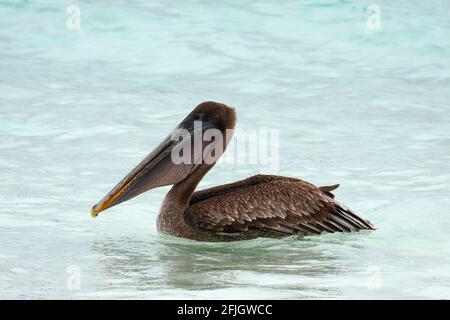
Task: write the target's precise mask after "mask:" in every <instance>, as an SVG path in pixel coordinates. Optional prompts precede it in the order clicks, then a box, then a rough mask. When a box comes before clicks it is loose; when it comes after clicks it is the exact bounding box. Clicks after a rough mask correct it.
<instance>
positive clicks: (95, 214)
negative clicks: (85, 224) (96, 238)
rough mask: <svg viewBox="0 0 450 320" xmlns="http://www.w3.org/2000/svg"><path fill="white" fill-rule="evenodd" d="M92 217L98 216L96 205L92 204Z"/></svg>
mask: <svg viewBox="0 0 450 320" xmlns="http://www.w3.org/2000/svg"><path fill="white" fill-rule="evenodd" d="M91 216H92V218H96V217H97V216H98V211H97V206H93V207H92V209H91Z"/></svg>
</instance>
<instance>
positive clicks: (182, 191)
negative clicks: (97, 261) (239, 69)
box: [91, 101, 375, 241]
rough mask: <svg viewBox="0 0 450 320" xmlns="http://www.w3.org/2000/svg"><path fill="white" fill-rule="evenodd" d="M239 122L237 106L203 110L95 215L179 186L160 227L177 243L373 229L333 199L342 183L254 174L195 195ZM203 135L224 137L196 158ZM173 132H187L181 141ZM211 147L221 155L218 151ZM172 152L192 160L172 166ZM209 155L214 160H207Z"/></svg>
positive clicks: (209, 104) (166, 141)
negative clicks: (179, 239) (198, 138)
mask: <svg viewBox="0 0 450 320" xmlns="http://www.w3.org/2000/svg"><path fill="white" fill-rule="evenodd" d="M197 123H200V124H201V125H200V126H199V125H197ZM235 123H236V113H235V110H234V108H231V107H229V106H227V105H225V104H222V103H217V102H212V101H207V102H203V103H201V104H199V105H198V106H197V107H196V108H195V109H194V110H193V111H192V112H191V113H190V114H189V115H188V116H187V117H186V118H185V119H184V120H183V121H182V122H181V123H180V124H179V125H178V126H177V127H176V128H175V130H174V131H172V133H171V134H170V135H169V136H168V137H167V138H166V139H164V140H163V141H162V142H161V143H160V144H159V145H158V146H157V147H156V148H155V149H154V150H153V151H152V152H151V153H150V154H149V155H148V156H147V157H146V158H144V160H143V161H142V162H141V163H140V164H139V165H138V166H137V167H136V168H134V169H133V170H132V171H131V172H130V173H129V174H128V175H127V176H126V177H125V178H123V179H122V180H121V181H120V182H119V183H118V184H117V185H116V186H115V187H114V188H113V189H112V190H111V191H110V192H109V193H108V194H107V195H106V196H105V197H104V198H103V199H102V200H100V201H99V202H98V203H97V204H96V205H94V206H93V207H92V210H91V215H92V216H93V217H96V216H97V215H98V214H99V213H100V212H101V211H104V210H105V209H108V208H111V207H113V206H115V205H117V204H119V203H121V202H124V201H127V200H129V199H131V198H133V197H135V196H137V195H139V194H141V193H143V192H145V191H148V190H151V189H154V188H158V187H161V186H167V185H173V186H172V188H171V189H170V191H169V192H168V193H167V195H166V196H165V198H164V200H163V203H162V205H161V208H160V212H159V215H158V217H157V229H158V231H159V232H162V233H164V234H168V235H173V236H177V237H183V238H187V239H192V240H199V241H235V240H245V239H253V238H257V237H270V238H273V237H284V236H290V235H319V234H322V233H333V232H354V231H359V230H362V229H368V230H374V229H375V228H374V226H373V225H372V224H371V223H370V222H369V221H367V220H365V219H363V218H361V217H359V216H358V215H356V214H355V213H354V212H353V211H352V210H350V209H349V208H347V207H346V206H344V205H343V204H341V203H340V202H338V201H336V200H335V199H334V195H333V194H332V191H333V190H335V189H336V188H337V187H338V186H339V185H338V184H336V185H332V186H323V187H317V186H315V185H313V184H311V183H309V182H306V181H303V180H300V179H296V178H290V177H283V176H276V175H256V176H253V177H250V178H247V179H244V180H240V181H237V182H234V183H229V184H224V185H221V186H217V187H213V188H209V189H204V190H200V191H195V189H196V188H197V185H198V183H199V182H200V181H201V179H202V178H203V177H204V176H205V174H206V173H207V172H208V171H209V170H211V168H212V167H213V166H214V164H215V163H216V162H217V159H218V158H219V157H220V156H221V155H222V153H223V152H224V151H225V149H226V146H227V145H228V142H229V141H230V138H231V135H232V133H233V129H234V127H235ZM199 129H200V131H202V132H206V130H208V129H212V130H215V132H216V133H217V132H219V133H221V134H222V135H223V137H224V138H223V139H218V138H214V139H210V140H211V141H210V142H208V141H202V142H201V144H200V146H201V148H200V149H201V151H202V152H194V151H193V149H195V147H194V148H191V147H192V145H193V142H194V140H195V137H194V136H195V134H198V132H199ZM174 132H184V133H183V134H177V135H175V134H174ZM174 136H176V137H174ZM183 148H184V149H183ZM213 149H214V150H216V151H217V152H212V151H211V150H213ZM180 150H182V151H181V152H180ZM186 150H187V151H186ZM207 151H210V152H209V153H208V152H207ZM174 154H178V156H180V155H184V156H185V158H186V159H189V161H182V162H180V161H179V159H178V161H174ZM205 154H206V155H208V154H209V155H213V156H212V157H210V158H209V161H206V157H205ZM199 157H200V158H199ZM202 157H203V158H202ZM199 159H200V160H205V161H199Z"/></svg>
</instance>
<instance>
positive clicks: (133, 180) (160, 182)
mask: <svg viewBox="0 0 450 320" xmlns="http://www.w3.org/2000/svg"><path fill="white" fill-rule="evenodd" d="M182 124H183V123H182ZM180 128H181V129H184V128H183V126H181V127H180V126H178V127H177V129H180ZM177 129H175V130H177ZM189 129H190V128H189ZM175 130H174V132H175ZM174 132H172V134H171V135H169V136H168V137H167V138H166V139H164V140H163V141H162V142H161V143H160V144H159V145H158V146H157V147H156V148H155V149H154V150H153V151H152V152H151V153H150V154H149V155H148V156H147V157H145V159H144V160H143V161H142V162H141V163H140V164H139V165H138V166H137V167H136V168H134V169H133V170H132V171H131V172H130V173H128V174H127V176H126V177H125V178H123V179H122V180H121V181H120V182H119V183H118V184H117V185H116V186H115V187H114V188H113V189H112V190H111V191H110V192H109V193H108V194H107V195H106V196H105V197H104V198H103V199H102V200H100V201H99V202H98V203H97V204H96V205H94V206H93V207H92V209H91V215H92V217H96V216H97V215H98V214H99V213H100V212H101V211H103V210H105V209H108V208H111V207H112V206H115V205H116V204H119V203H121V202H124V201H127V200H129V199H131V198H133V197H135V196H137V195H139V194H141V193H143V192H145V191H147V190H150V189H154V188H157V187H161V186H166V185H171V184H175V183H178V182H180V181H182V180H184V179H185V178H186V177H187V176H188V175H189V174H190V173H191V171H192V169H193V168H194V162H192V163H174V161H173V158H172V151H173V150H174V148H175V147H177V149H179V147H182V146H183V145H184V144H186V143H191V140H192V139H191V138H192V135H193V131H192V130H187V129H186V132H187V134H185V135H184V137H183V136H181V137H182V139H181V141H180V135H179V134H178V135H177V138H174ZM175 139H176V140H175Z"/></svg>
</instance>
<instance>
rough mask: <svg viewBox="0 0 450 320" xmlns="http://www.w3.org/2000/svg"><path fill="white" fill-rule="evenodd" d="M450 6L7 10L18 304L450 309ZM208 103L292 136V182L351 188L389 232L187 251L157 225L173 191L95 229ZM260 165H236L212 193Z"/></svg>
mask: <svg viewBox="0 0 450 320" xmlns="http://www.w3.org/2000/svg"><path fill="white" fill-rule="evenodd" d="M70 5H75V7H70ZM369 6H370V8H369ZM68 11H69V12H68ZM449 11H450V2H449V1H447V0H441V1H438V0H433V1H426V2H423V1H411V0H408V1H406V0H405V1H385V0H383V1H382V0H373V1H369V2H367V1H352V0H341V1H335V0H324V1H302V0H295V1H292V0H289V1H275V0H272V1H242V0H233V1H228V0H227V1H200V0H196V1H192V0H190V1H183V2H180V1H169V0H165V1H144V0H140V1H137V0H136V1H125V0H114V1H106V0H104V1H103V0H99V1H82V0H75V1H13V0H1V1H0V136H1V138H0V298H7V299H17V298H24V299H31V298H35V299H48V298H64V299H83V298H87V299H104V298H113V299H125V298H136V299H156V298H159V299H170V298H186V299H191V298H196V299H215V298H225V299H227V298H230V299H231V298H244V299H247V298H251V299H266V298H271V299H296V298H300V299H303V298H304V299H311V298H318V299H337V298H352V299H358V298H361V299H367V298H375V299H381V298H393V299H402V298H426V299H429V298H431V299H436V298H438V299H440V298H446V299H449V298H450V249H449V248H450V231H449V230H450V222H449V221H450V212H449V208H450V199H449V185H450V112H449V108H450V105H449V103H450V19H449ZM77 13H80V15H78V14H77ZM78 18H79V19H78ZM78 22H79V24H78ZM78 27H79V28H78ZM205 100H215V101H220V102H224V103H227V104H229V105H232V106H234V107H235V108H236V111H237V114H238V124H237V125H238V127H239V128H244V129H248V128H271V129H278V130H279V137H280V138H279V168H278V174H281V175H288V176H294V177H298V178H302V179H305V180H307V181H310V182H312V183H315V184H317V185H323V184H334V183H340V184H341V187H340V188H339V189H338V190H337V191H336V196H337V199H339V200H340V201H342V202H344V203H345V204H347V205H348V206H350V207H351V208H353V210H355V211H356V212H358V213H359V214H360V215H362V216H363V217H365V218H367V219H369V220H371V221H372V222H373V223H374V224H375V225H376V226H377V228H378V229H377V230H376V231H373V232H360V233H356V234H329V235H324V236H320V237H305V238H285V239H280V240H273V239H256V240H251V241H243V242H235V243H200V242H195V241H189V240H184V239H177V238H174V237H170V236H165V235H161V234H158V233H157V231H156V227H155V220H156V215H157V213H158V209H159V206H160V203H161V200H162V198H163V197H164V195H165V193H166V192H167V190H168V187H164V188H160V189H155V190H152V191H150V192H148V193H145V194H143V195H141V196H139V197H138V198H135V199H133V200H131V201H129V202H127V203H124V204H122V205H119V206H116V207H114V208H112V209H110V210H108V211H106V212H104V213H102V214H101V215H100V216H99V217H98V218H97V219H92V218H91V217H90V214H89V211H90V208H91V206H92V205H93V204H95V203H96V202H97V201H98V200H99V199H100V198H101V197H103V195H104V194H105V193H106V192H108V191H109V190H110V189H111V188H112V187H113V186H114V185H115V184H116V183H117V182H118V181H119V180H120V179H121V178H122V177H123V176H124V175H125V174H126V173H128V171H129V170H130V169H131V168H133V167H134V165H136V164H137V163H138V162H139V161H140V160H141V159H142V158H143V157H144V156H145V155H146V154H147V153H148V152H149V151H150V150H151V149H152V148H153V147H154V146H156V145H157V144H158V143H159V142H160V140H161V139H163V138H164V137H165V136H166V135H167V134H168V133H169V132H170V130H171V129H173V128H174V126H175V125H176V124H178V122H179V121H180V120H181V119H183V118H184V116H185V115H186V114H187V113H188V112H189V111H190V110H191V109H192V108H193V107H195V106H196V105H197V104H198V103H200V102H202V101H205ZM259 170H260V167H259V165H258V164H243V165H226V164H224V163H220V162H219V163H218V164H217V166H216V167H215V168H214V169H213V170H212V171H211V172H210V173H209V174H208V175H207V176H206V177H205V178H204V181H202V184H201V186H202V187H210V186H214V185H218V184H222V183H227V182H232V181H234V180H238V179H242V178H246V177H248V176H251V175H254V174H257V173H259Z"/></svg>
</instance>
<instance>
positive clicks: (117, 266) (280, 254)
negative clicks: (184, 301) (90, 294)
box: [92, 235, 341, 298]
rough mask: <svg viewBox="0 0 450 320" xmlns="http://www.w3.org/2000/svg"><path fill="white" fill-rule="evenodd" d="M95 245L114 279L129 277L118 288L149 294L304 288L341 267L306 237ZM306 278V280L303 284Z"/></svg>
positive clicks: (156, 240) (161, 238)
mask: <svg viewBox="0 0 450 320" xmlns="http://www.w3.org/2000/svg"><path fill="white" fill-rule="evenodd" d="M92 248H93V251H94V252H98V253H100V254H101V255H102V256H103V257H104V258H103V259H102V260H103V261H102V263H103V265H104V268H103V269H104V271H105V272H107V273H109V274H110V277H111V278H115V279H128V281H129V282H127V283H120V284H119V285H118V286H117V288H116V289H120V290H123V289H127V288H128V289H130V288H134V290H146V291H149V292H153V293H154V295H152V294H150V295H149V296H153V297H155V298H156V297H158V290H162V288H165V289H175V290H181V291H195V290H217V289H223V288H229V287H231V288H234V289H236V288H239V287H253V288H257V289H258V288H259V289H267V290H270V289H277V290H287V291H288V290H297V291H302V290H303V289H304V288H306V287H308V283H311V279H313V278H318V279H320V278H323V277H326V276H330V275H337V274H338V273H339V272H340V271H341V270H340V269H341V266H340V264H339V263H338V262H337V257H335V256H334V255H333V254H331V253H330V252H326V251H323V250H321V249H320V247H319V246H318V245H317V244H315V242H314V241H311V240H310V239H308V238H305V239H296V238H293V237H290V238H285V239H280V240H273V239H256V240H249V241H241V242H234V243H233V242H232V243H202V242H195V241H189V240H185V239H177V238H173V237H170V236H164V235H161V236H157V237H154V238H153V239H152V241H149V242H145V241H134V240H132V239H120V240H119V239H107V240H102V241H101V240H97V241H95V242H94V243H93V246H92ZM334 260H336V263H334V262H333V261H334ZM305 278H308V280H307V281H305V283H304V282H303V280H304V279H305ZM311 289H313V290H314V288H308V291H309V290H311ZM155 290H156V291H155ZM186 294H187V295H189V294H188V293H186ZM310 294H311V293H310ZM242 297H245V295H242Z"/></svg>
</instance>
